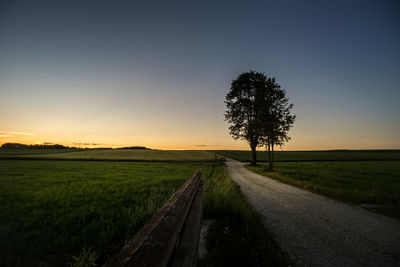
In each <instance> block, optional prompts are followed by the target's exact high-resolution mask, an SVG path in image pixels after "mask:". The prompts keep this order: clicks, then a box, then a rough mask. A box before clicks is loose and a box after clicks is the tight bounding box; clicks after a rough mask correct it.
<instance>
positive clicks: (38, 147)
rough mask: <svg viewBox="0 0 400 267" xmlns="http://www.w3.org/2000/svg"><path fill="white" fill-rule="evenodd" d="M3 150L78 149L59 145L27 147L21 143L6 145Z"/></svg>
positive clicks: (2, 147)
mask: <svg viewBox="0 0 400 267" xmlns="http://www.w3.org/2000/svg"><path fill="white" fill-rule="evenodd" d="M0 148H1V149H76V147H68V146H63V145H58V144H43V145H25V144H20V143H4V144H3V145H2V146H1V147H0Z"/></svg>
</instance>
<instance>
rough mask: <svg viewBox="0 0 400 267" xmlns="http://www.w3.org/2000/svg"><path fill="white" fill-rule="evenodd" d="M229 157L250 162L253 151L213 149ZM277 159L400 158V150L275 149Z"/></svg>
mask: <svg viewBox="0 0 400 267" xmlns="http://www.w3.org/2000/svg"><path fill="white" fill-rule="evenodd" d="M213 152H216V153H218V154H220V155H223V156H226V157H228V158H232V159H236V160H239V161H244V162H250V161H251V151H241V150H218V151H213ZM274 159H275V161H362V160H400V150H327V151H275V152H274ZM257 161H260V162H266V161H268V155H267V152H265V151H257Z"/></svg>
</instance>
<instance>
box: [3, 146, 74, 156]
mask: <svg viewBox="0 0 400 267" xmlns="http://www.w3.org/2000/svg"><path fill="white" fill-rule="evenodd" d="M77 151H82V149H29V148H27V149H1V148H0V157H10V156H26V155H38V154H52V153H66V152H77Z"/></svg>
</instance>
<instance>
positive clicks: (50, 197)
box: [0, 152, 212, 266]
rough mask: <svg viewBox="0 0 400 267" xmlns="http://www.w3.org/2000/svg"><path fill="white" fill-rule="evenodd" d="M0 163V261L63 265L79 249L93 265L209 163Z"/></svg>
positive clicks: (208, 167) (205, 170) (208, 169)
mask: <svg viewBox="0 0 400 267" xmlns="http://www.w3.org/2000/svg"><path fill="white" fill-rule="evenodd" d="M77 153H80V152H77ZM0 170H1V172H0V211H1V212H0V259H1V260H0V263H1V264H0V265H2V266H40V265H46V264H50V265H52V266H65V265H66V264H67V263H69V262H73V258H72V256H78V255H80V254H81V252H82V251H83V249H86V251H87V250H88V249H90V248H92V250H93V251H95V252H96V254H97V255H99V257H98V259H97V262H98V263H100V264H101V263H103V262H104V261H105V260H106V259H108V258H110V257H112V256H113V255H114V254H115V253H116V252H117V251H119V250H120V249H121V248H122V246H123V245H124V242H125V240H127V239H130V238H131V237H132V236H133V234H134V233H135V232H136V231H138V230H139V229H140V227H141V226H142V225H143V224H144V223H145V222H146V221H147V220H148V219H149V218H150V216H151V215H152V214H154V213H155V212H156V211H157V210H158V208H159V207H161V206H162V204H163V203H164V202H165V201H166V200H167V199H168V198H169V197H170V196H171V195H172V194H173V193H174V192H175V191H176V190H177V189H178V188H179V187H180V186H181V185H182V184H183V183H184V181H185V180H186V179H188V178H189V177H190V176H191V175H192V174H193V173H194V172H195V171H196V170H200V171H202V172H203V174H204V176H205V177H207V176H208V175H209V174H210V173H211V170H212V166H211V164H209V163H202V164H195V163H191V164H189V163H186V164H184V163H161V162H158V163H157V162H152V163H145V162H106V163H105V162H93V161H39V160H37V161H28V160H6V161H5V160H1V161H0ZM46 266H47V265H46Z"/></svg>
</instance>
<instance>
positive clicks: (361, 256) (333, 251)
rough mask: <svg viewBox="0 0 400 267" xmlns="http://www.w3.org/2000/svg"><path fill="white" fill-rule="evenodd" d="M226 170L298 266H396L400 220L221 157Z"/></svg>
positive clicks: (399, 253)
mask: <svg viewBox="0 0 400 267" xmlns="http://www.w3.org/2000/svg"><path fill="white" fill-rule="evenodd" d="M226 165H227V167H228V172H229V174H230V176H231V177H232V178H233V180H234V181H235V182H236V183H238V184H239V185H240V187H241V190H242V192H243V193H244V195H246V197H247V198H248V200H249V202H250V204H251V205H252V206H253V207H254V208H255V210H256V211H257V212H258V213H260V214H261V215H262V216H263V218H264V223H265V225H266V227H267V228H268V229H269V230H270V231H271V232H272V233H273V234H274V235H275V238H276V241H277V242H278V244H279V245H280V247H281V248H282V249H283V250H284V251H286V252H287V253H288V254H289V256H290V257H291V258H292V259H293V260H294V262H295V263H297V264H298V265H300V266H400V222H399V221H397V220H395V219H392V218H388V217H385V216H383V215H379V214H375V213H371V212H369V211H367V210H365V209H364V208H361V207H358V206H351V205H348V204H345V203H341V202H338V201H335V200H331V199H328V198H326V197H323V196H320V195H317V194H314V193H311V192H308V191H305V190H302V189H299V188H296V187H293V186H290V185H286V184H282V183H280V182H277V181H275V180H273V179H270V178H267V177H265V176H262V175H258V174H256V173H254V172H251V171H249V170H248V169H246V168H245V167H244V163H242V162H239V161H236V160H232V159H227V161H226Z"/></svg>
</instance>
